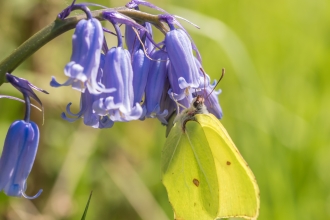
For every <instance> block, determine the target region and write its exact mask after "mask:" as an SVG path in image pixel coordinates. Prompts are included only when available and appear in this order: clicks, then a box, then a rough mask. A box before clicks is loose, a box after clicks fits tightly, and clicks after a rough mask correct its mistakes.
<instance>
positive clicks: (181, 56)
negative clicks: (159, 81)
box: [165, 29, 200, 89]
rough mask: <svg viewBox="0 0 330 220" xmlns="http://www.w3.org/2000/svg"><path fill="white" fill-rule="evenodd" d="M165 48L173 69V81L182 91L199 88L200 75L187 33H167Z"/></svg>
mask: <svg viewBox="0 0 330 220" xmlns="http://www.w3.org/2000/svg"><path fill="white" fill-rule="evenodd" d="M165 46H166V51H167V53H168V57H169V59H170V62H171V66H172V67H173V70H174V71H173V74H174V75H173V81H172V82H171V84H178V86H179V87H180V88H181V89H185V88H187V87H190V88H197V87H198V86H199V83H200V82H199V73H198V69H197V66H196V63H195V60H194V56H193V52H192V47H191V42H190V40H189V38H188V36H187V35H186V33H185V32H184V31H182V30H179V29H174V30H171V31H169V32H167V33H166V36H165Z"/></svg>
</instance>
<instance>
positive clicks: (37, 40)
mask: <svg viewBox="0 0 330 220" xmlns="http://www.w3.org/2000/svg"><path fill="white" fill-rule="evenodd" d="M109 10H110V11H111V10H112V11H113V10H115V11H118V12H120V13H122V14H124V15H126V16H128V17H131V18H132V19H134V20H136V21H137V22H150V23H152V24H153V25H155V27H157V28H158V29H159V30H160V31H161V32H163V33H166V32H167V29H166V28H165V26H164V25H163V24H162V23H161V22H160V21H159V19H158V15H152V14H148V13H145V12H141V11H137V10H132V9H128V8H125V7H120V8H111V9H110V8H109V9H102V10H97V11H92V16H93V17H94V18H97V19H99V20H103V18H102V13H103V12H105V11H109ZM85 18H86V15H78V16H74V17H69V18H66V19H64V20H61V19H56V20H55V21H53V22H52V23H51V24H49V25H48V26H46V27H45V28H43V29H42V30H40V31H39V32H37V33H36V34H34V35H33V36H32V37H30V38H29V39H27V40H26V41H25V42H24V43H23V44H21V45H20V46H19V47H18V48H17V49H16V50H14V51H13V52H12V53H11V54H10V55H9V56H8V57H7V58H5V59H4V60H3V61H1V62H0V86H1V85H2V84H3V83H4V82H6V77H5V76H6V73H11V72H13V71H14V70H15V69H16V68H17V67H18V66H19V65H20V64H21V63H22V62H23V61H24V60H25V59H27V58H28V57H29V56H31V55H32V54H33V53H34V52H36V51H37V50H39V49H40V48H41V47H42V46H44V45H45V44H46V43H48V42H49V41H51V40H52V39H54V38H56V37H57V36H59V35H61V34H63V33H65V32H67V31H69V30H71V29H73V28H75V26H76V24H77V23H78V22H79V21H80V20H81V19H85Z"/></svg>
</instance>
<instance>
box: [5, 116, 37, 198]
mask: <svg viewBox="0 0 330 220" xmlns="http://www.w3.org/2000/svg"><path fill="white" fill-rule="evenodd" d="M38 143H39V129H38V126H37V125H36V124H35V123H34V122H26V121H24V120H20V121H15V122H14V123H13V124H12V125H11V126H10V128H9V130H8V133H7V136H6V140H5V145H4V148H3V151H2V155H1V159H0V191H2V190H3V191H4V193H5V194H6V195H8V196H16V197H21V196H23V197H25V198H27V199H34V198H37V197H38V196H39V195H40V194H41V192H42V190H39V192H38V193H37V194H36V195H35V196H32V197H29V196H27V195H26V194H25V190H26V187H27V186H26V179H27V178H28V176H29V174H30V172H31V169H32V166H33V163H34V160H35V157H36V153H37V149H38Z"/></svg>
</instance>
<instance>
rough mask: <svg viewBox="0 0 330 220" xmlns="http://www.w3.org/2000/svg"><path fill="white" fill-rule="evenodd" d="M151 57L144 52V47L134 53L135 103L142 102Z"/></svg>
mask: <svg viewBox="0 0 330 220" xmlns="http://www.w3.org/2000/svg"><path fill="white" fill-rule="evenodd" d="M150 62H152V61H150V59H149V58H148V57H147V56H146V55H145V54H144V51H143V50H142V49H138V50H137V51H135V52H134V54H133V63H132V67H133V74H134V75H133V92H134V101H133V103H141V101H142V98H143V95H144V91H145V88H146V85H147V79H148V73H149V67H150Z"/></svg>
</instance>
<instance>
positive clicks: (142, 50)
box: [51, 0, 222, 128]
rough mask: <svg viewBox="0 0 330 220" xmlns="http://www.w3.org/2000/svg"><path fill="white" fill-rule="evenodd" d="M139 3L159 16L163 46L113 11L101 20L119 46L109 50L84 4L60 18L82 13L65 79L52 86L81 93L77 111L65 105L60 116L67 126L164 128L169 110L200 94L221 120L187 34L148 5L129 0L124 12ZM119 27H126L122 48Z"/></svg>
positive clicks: (146, 24)
mask: <svg viewBox="0 0 330 220" xmlns="http://www.w3.org/2000/svg"><path fill="white" fill-rule="evenodd" d="M140 4H142V5H145V6H148V7H152V8H154V9H156V10H159V11H161V12H163V13H164V14H161V15H159V16H158V18H159V21H161V22H162V23H163V24H167V25H168V27H169V30H168V31H167V32H166V33H165V38H164V40H163V41H162V42H159V43H155V42H154V39H153V34H152V28H151V24H150V23H149V22H144V23H142V24H140V23H137V22H136V21H134V20H132V19H131V18H129V17H127V16H125V15H124V14H121V13H119V12H117V11H113V10H105V11H104V12H103V14H102V16H103V19H105V20H107V21H109V22H111V23H112V25H113V27H114V29H115V32H116V35H117V41H118V44H117V46H115V47H112V48H110V49H108V48H109V47H108V45H107V43H106V41H105V37H104V29H103V28H102V26H101V23H100V22H99V21H98V20H97V19H95V18H92V16H91V14H90V12H89V10H88V8H87V7H86V5H78V4H76V5H75V4H72V5H71V6H70V7H68V9H66V10H64V11H63V12H62V13H61V14H60V15H59V17H60V18H65V17H66V16H67V15H68V14H69V12H70V11H71V10H75V9H79V8H81V9H83V11H84V12H85V13H86V14H87V19H83V20H81V21H79V22H78V24H77V26H76V29H75V33H74V35H73V37H72V44H73V47H72V49H73V51H72V56H71V61H70V62H69V63H68V64H67V65H66V67H65V69H64V73H65V75H66V76H68V77H69V78H68V80H67V81H66V82H65V83H63V84H60V83H58V82H57V81H56V80H55V78H54V77H53V79H52V81H51V85H52V86H54V87H59V86H70V85H71V86H72V87H73V88H74V89H77V90H79V91H81V100H80V111H79V112H78V113H76V114H75V113H72V111H71V110H70V106H71V103H69V104H68V106H67V109H66V113H62V117H63V118H64V119H66V120H68V121H70V122H73V121H75V120H77V119H79V118H84V123H85V124H86V125H88V126H92V127H95V128H108V127H112V126H113V124H114V122H116V121H124V122H126V121H131V120H138V119H139V120H144V119H145V118H158V119H159V120H160V121H161V122H162V123H163V124H167V122H168V119H169V117H170V116H171V115H172V113H173V112H174V111H176V110H178V111H180V110H181V108H184V107H189V105H190V102H191V100H192V98H193V97H195V96H196V95H202V96H205V99H206V100H208V101H206V104H207V107H208V109H209V111H210V112H211V113H213V114H214V115H215V116H217V117H218V118H221V117H222V110H221V107H220V105H219V102H218V97H217V96H218V94H219V93H220V92H213V93H212V94H211V95H210V98H208V97H206V96H208V93H209V92H210V91H213V87H214V86H215V85H211V84H210V79H209V76H208V75H207V74H205V73H204V71H203V70H202V65H201V58H200V54H199V52H198V50H197V47H196V46H195V44H194V42H193V41H192V40H191V38H190V36H189V35H188V33H187V31H186V30H185V29H184V28H183V27H182V26H181V24H180V23H179V22H178V21H177V20H176V18H175V17H174V16H172V15H170V14H168V13H167V12H166V11H164V10H163V9H160V8H158V7H157V6H154V5H152V4H151V3H148V2H145V1H142V0H133V1H131V2H129V3H128V4H127V5H126V7H127V8H130V9H132V10H139V5H140ZM119 25H125V43H126V48H125V47H124V44H123V40H122V33H121V30H120V28H119ZM194 53H195V55H196V56H194Z"/></svg>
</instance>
